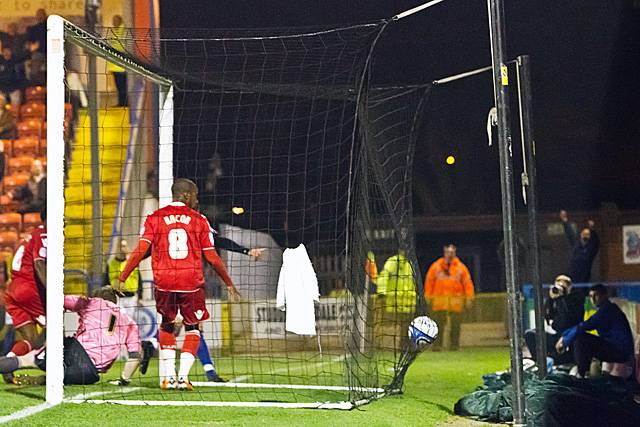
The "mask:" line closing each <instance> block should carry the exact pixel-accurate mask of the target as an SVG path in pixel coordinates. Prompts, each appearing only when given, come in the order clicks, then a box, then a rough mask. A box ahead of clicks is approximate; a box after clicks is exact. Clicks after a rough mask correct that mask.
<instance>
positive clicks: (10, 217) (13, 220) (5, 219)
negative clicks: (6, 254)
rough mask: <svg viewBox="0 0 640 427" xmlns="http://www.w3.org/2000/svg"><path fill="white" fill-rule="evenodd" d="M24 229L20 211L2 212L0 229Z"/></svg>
mask: <svg viewBox="0 0 640 427" xmlns="http://www.w3.org/2000/svg"><path fill="white" fill-rule="evenodd" d="M21 229H22V215H20V214H19V213H15V212H12V213H5V214H0V230H4V231H16V232H18V231H20V230H21Z"/></svg>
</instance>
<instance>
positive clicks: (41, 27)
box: [27, 9, 47, 55]
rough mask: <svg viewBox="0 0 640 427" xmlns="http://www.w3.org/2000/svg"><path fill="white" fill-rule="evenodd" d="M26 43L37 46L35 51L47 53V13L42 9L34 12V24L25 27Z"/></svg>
mask: <svg viewBox="0 0 640 427" xmlns="http://www.w3.org/2000/svg"><path fill="white" fill-rule="evenodd" d="M27 41H28V42H30V43H34V44H37V46H36V50H37V51H38V52H40V53H42V54H45V55H46V53H47V12H46V11H45V10H44V9H38V10H37V11H36V23H35V24H34V25H31V26H29V27H27Z"/></svg>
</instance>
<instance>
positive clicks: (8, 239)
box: [0, 231, 19, 249]
mask: <svg viewBox="0 0 640 427" xmlns="http://www.w3.org/2000/svg"><path fill="white" fill-rule="evenodd" d="M18 240H19V236H18V233H17V232H15V231H0V248H4V249H13V248H15V246H16V243H18Z"/></svg>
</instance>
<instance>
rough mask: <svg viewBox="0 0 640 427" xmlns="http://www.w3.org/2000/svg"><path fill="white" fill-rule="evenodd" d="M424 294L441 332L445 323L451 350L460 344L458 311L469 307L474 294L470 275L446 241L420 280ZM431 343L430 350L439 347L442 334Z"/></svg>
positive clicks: (459, 313)
mask: <svg viewBox="0 0 640 427" xmlns="http://www.w3.org/2000/svg"><path fill="white" fill-rule="evenodd" d="M424 296H425V298H426V299H427V302H429V303H430V304H431V314H430V315H431V317H432V318H433V320H435V322H436V323H437V324H438V325H439V326H440V328H441V331H444V330H445V325H447V324H449V326H448V328H447V329H448V330H449V331H450V333H451V347H450V348H451V350H453V351H456V350H458V347H459V346H460V324H461V323H462V313H463V312H464V310H465V309H466V310H470V309H471V306H472V304H473V299H474V297H475V290H474V287H473V282H472V281H471V274H470V273H469V269H468V268H467V266H466V265H464V264H463V263H462V261H460V259H459V258H458V257H457V256H456V246H455V245H453V244H448V245H446V246H445V247H444V248H443V256H442V258H440V259H438V260H436V261H435V262H434V263H433V264H431V267H429V271H428V272H427V277H426V279H425V281H424ZM440 336H441V339H438V340H436V342H435V343H434V344H433V346H432V349H433V350H441V349H442V341H443V339H444V336H445V334H444V333H441V334H440Z"/></svg>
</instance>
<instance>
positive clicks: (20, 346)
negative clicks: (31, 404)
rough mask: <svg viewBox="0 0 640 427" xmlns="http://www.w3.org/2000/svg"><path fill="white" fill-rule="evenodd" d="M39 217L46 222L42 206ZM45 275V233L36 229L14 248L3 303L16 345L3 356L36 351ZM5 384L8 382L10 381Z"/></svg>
mask: <svg viewBox="0 0 640 427" xmlns="http://www.w3.org/2000/svg"><path fill="white" fill-rule="evenodd" d="M40 216H41V218H42V221H46V218H47V211H46V203H45V206H44V207H43V208H42V210H41V212H40ZM46 272H47V229H46V227H45V226H44V225H40V226H39V227H37V228H36V229H35V230H34V231H33V232H32V233H31V235H30V236H29V237H27V238H26V239H25V240H24V241H23V242H22V243H21V244H20V246H18V249H17V250H16V253H15V255H14V256H13V262H12V263H11V282H10V283H9V285H8V286H7V291H6V295H5V302H6V306H7V312H8V313H9V315H10V316H11V319H12V320H13V326H14V328H15V329H16V341H15V344H14V345H13V348H11V351H10V352H9V353H8V354H7V356H22V355H25V354H27V353H29V352H30V351H31V350H33V349H35V348H36V347H38V345H37V344H36V341H37V340H38V330H37V328H36V323H37V324H39V325H40V326H42V327H43V328H44V327H45V326H46V321H45V307H46V303H45V301H46V299H45V296H46V288H45V287H46V284H47V283H46V278H47V273H46ZM40 345H41V344H40ZM5 380H6V381H12V377H11V378H8V377H5Z"/></svg>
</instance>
